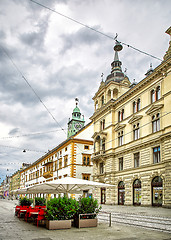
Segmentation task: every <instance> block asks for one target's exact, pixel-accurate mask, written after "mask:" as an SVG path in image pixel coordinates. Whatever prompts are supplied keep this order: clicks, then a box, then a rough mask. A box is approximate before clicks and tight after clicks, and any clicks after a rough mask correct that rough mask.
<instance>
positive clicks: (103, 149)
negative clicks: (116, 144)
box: [102, 139, 105, 152]
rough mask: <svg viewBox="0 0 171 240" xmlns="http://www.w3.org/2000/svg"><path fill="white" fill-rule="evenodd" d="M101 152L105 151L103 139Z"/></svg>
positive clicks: (103, 140)
mask: <svg viewBox="0 0 171 240" xmlns="http://www.w3.org/2000/svg"><path fill="white" fill-rule="evenodd" d="M102 151H103V152H104V151H105V139H102Z"/></svg>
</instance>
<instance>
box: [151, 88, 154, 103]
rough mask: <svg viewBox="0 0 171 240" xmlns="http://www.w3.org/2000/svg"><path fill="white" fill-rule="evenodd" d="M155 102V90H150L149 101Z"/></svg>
mask: <svg viewBox="0 0 171 240" xmlns="http://www.w3.org/2000/svg"><path fill="white" fill-rule="evenodd" d="M153 102H155V91H154V90H152V91H151V103H153Z"/></svg>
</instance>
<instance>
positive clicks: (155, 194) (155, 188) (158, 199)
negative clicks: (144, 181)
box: [151, 176, 163, 206]
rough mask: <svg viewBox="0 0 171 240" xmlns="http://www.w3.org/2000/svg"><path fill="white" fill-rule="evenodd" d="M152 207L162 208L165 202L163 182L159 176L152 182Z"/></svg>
mask: <svg viewBox="0 0 171 240" xmlns="http://www.w3.org/2000/svg"><path fill="white" fill-rule="evenodd" d="M151 185H152V205H153V206H162V201H163V181H162V178H161V177H159V176H157V177H154V178H153V180H152V183H151Z"/></svg>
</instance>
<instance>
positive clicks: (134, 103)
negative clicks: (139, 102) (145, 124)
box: [133, 102, 136, 113]
mask: <svg viewBox="0 0 171 240" xmlns="http://www.w3.org/2000/svg"><path fill="white" fill-rule="evenodd" d="M133 113H136V102H133Z"/></svg>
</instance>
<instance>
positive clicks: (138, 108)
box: [137, 99, 140, 111]
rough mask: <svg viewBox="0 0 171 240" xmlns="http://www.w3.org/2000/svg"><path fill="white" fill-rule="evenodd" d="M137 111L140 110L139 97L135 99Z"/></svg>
mask: <svg viewBox="0 0 171 240" xmlns="http://www.w3.org/2000/svg"><path fill="white" fill-rule="evenodd" d="M137 111H140V99H138V101H137Z"/></svg>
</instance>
